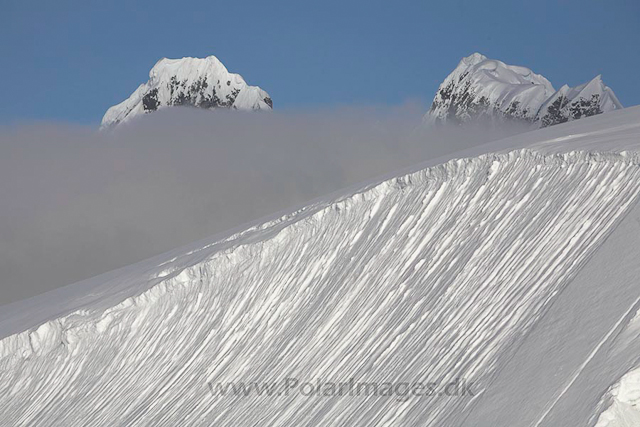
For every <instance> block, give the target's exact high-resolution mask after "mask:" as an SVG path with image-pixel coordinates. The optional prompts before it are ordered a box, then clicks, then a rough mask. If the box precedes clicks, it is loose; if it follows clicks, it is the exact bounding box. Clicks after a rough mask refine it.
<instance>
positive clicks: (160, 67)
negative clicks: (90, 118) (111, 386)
mask: <svg viewBox="0 0 640 427" xmlns="http://www.w3.org/2000/svg"><path fill="white" fill-rule="evenodd" d="M145 96H146V97H147V99H146V106H145ZM172 105H192V106H197V107H201V108H220V107H223V108H233V109H237V110H271V109H272V101H271V98H270V97H269V94H267V92H265V91H264V90H262V89H260V88H259V87H257V86H249V85H248V84H247V83H246V82H245V81H244V79H243V78H242V76H241V75H239V74H234V73H230V72H229V71H228V70H227V69H226V67H225V66H224V65H223V64H222V62H220V61H219V60H218V58H216V57H215V56H213V55H211V56H208V57H206V58H190V57H186V58H181V59H167V58H163V59H161V60H160V61H158V62H157V63H156V65H154V66H153V68H152V69H151V71H150V72H149V81H147V82H146V83H143V84H141V85H140V86H139V87H138V89H136V90H135V91H134V92H133V93H132V94H131V96H130V97H129V98H127V99H126V100H124V101H122V102H121V103H120V104H117V105H114V106H113V107H111V108H109V109H108V110H107V112H106V113H105V115H104V117H103V118H102V124H101V128H109V127H112V126H114V125H117V124H119V123H124V122H127V121H129V120H131V119H132V118H134V117H136V116H139V115H141V114H144V113H148V112H151V111H156V110H157V109H160V108H166V107H168V106H172Z"/></svg>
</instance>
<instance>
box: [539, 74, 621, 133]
mask: <svg viewBox="0 0 640 427" xmlns="http://www.w3.org/2000/svg"><path fill="white" fill-rule="evenodd" d="M620 108H623V107H622V104H621V103H620V101H618V98H617V97H616V95H615V94H614V93H613V91H612V90H611V89H610V88H609V87H608V86H606V85H605V84H604V83H603V81H602V77H601V76H600V75H597V76H596V77H594V78H593V79H592V80H591V81H589V82H587V83H584V84H581V85H579V86H576V87H569V86H568V85H564V86H562V87H561V88H560V89H559V90H558V91H557V92H556V93H555V94H553V96H551V97H550V98H549V99H548V100H547V101H546V102H545V103H544V104H543V105H542V106H541V107H540V111H539V112H538V117H537V118H536V120H537V121H538V122H539V123H540V126H542V127H545V126H551V125H555V124H558V123H564V122H568V121H571V120H577V119H581V118H583V117H588V116H593V115H596V114H600V113H605V112H607V111H613V110H617V109H620Z"/></svg>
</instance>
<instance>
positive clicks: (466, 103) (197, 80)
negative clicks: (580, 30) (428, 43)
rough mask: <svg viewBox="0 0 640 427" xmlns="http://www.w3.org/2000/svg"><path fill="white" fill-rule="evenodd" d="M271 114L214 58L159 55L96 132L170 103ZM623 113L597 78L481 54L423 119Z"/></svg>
mask: <svg viewBox="0 0 640 427" xmlns="http://www.w3.org/2000/svg"><path fill="white" fill-rule="evenodd" d="M181 105H188V106H193V107H199V108H205V109H215V108H228V109H236V110H271V109H272V108H273V102H272V100H271V97H270V96H269V94H268V93H267V92H265V91H264V90H262V89H260V88H259V87H258V86H249V85H248V84H247V83H246V82H245V81H244V79H243V78H242V76H240V75H239V74H234V73H230V72H229V71H227V69H226V68H225V66H224V65H223V64H222V63H221V62H220V61H219V60H218V58H216V57H215V56H208V57H206V58H182V59H167V58H163V59H161V60H160V61H158V62H157V63H156V65H155V66H154V67H153V68H152V69H151V71H150V72H149V80H148V81H147V82H146V83H143V84H141V85H140V86H139V87H138V89H136V90H135V92H133V94H131V96H130V97H129V98H127V99H126V100H124V101H123V102H121V103H120V104H117V105H114V106H113V107H111V108H109V109H108V110H107V112H106V114H105V115H104V117H103V119H102V125H101V128H109V127H112V126H114V125H117V124H119V123H123V122H126V121H128V120H130V119H131V118H133V117H136V116H139V115H142V114H145V113H150V112H152V111H156V110H159V109H162V108H165V107H169V106H181ZM620 108H623V107H622V104H620V101H618V98H616V95H615V94H614V93H613V91H612V90H611V89H610V88H609V87H607V86H606V85H605V84H604V83H603V82H602V79H601V77H600V76H596V77H595V78H593V79H592V80H591V81H589V82H587V83H585V84H582V85H579V86H576V87H569V86H567V85H564V86H562V87H561V88H560V89H559V90H555V89H554V88H553V85H552V84H551V83H550V82H549V80H547V79H546V78H545V77H544V76H541V75H540V74H536V73H534V72H533V71H531V70H530V69H528V68H526V67H521V66H514V65H507V64H505V63H504V62H501V61H498V60H495V59H489V58H487V57H486V56H484V55H481V54H479V53H474V54H472V55H470V56H468V57H466V58H463V59H462V60H461V61H460V63H459V64H458V66H457V67H456V68H455V69H454V70H453V72H452V73H451V74H449V76H448V77H447V78H446V79H445V80H444V81H443V82H442V84H441V85H440V87H439V88H438V91H437V93H436V96H435V98H434V99H433V103H432V105H431V108H430V109H429V111H428V112H427V114H426V115H425V117H424V122H425V124H426V125H428V126H433V125H438V124H443V123H447V124H464V123H468V122H477V121H489V122H490V123H494V124H500V123H503V122H505V121H513V120H515V121H518V122H524V123H530V124H531V125H532V127H546V126H551V125H555V124H558V123H564V122H568V121H571V120H576V119H580V118H582V117H588V116H593V115H596V114H600V113H605V112H607V111H612V110H616V109H620Z"/></svg>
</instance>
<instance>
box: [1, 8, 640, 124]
mask: <svg viewBox="0 0 640 427" xmlns="http://www.w3.org/2000/svg"><path fill="white" fill-rule="evenodd" d="M0 40H2V43H1V45H0V70H2V71H0V76H1V77H2V80H3V84H2V97H1V98H0V123H12V122H24V121H32V120H55V121H65V122H75V123H82V124H97V123H99V121H100V119H101V117H102V115H103V114H104V112H105V110H106V109H107V108H108V107H109V106H111V105H113V104H116V103H118V102H120V101H122V100H123V99H125V98H126V97H127V96H129V94H130V93H131V92H133V90H134V89H135V88H136V87H137V86H138V85H139V84H140V83H142V82H144V81H146V79H147V76H148V72H149V69H150V68H151V67H152V66H153V64H154V63H155V62H156V61H157V60H158V59H160V58H161V57H169V58H174V57H182V56H207V55H210V54H214V55H216V56H217V57H218V58H219V59H220V60H221V61H222V62H223V63H224V64H225V65H226V66H227V68H228V69H229V70H230V71H232V72H237V73H240V74H242V75H243V76H244V77H245V79H246V80H247V82H248V83H249V84H254V85H259V86H261V87H262V88H263V89H265V90H266V91H268V92H269V93H270V94H271V96H272V98H273V100H274V104H275V107H276V108H282V109H301V108H304V109H306V108H318V107H320V108H326V107H331V106H334V105H360V104H378V105H380V104H382V105H387V104H391V105H395V104H401V103H403V102H404V101H406V100H418V101H420V102H422V103H423V104H424V105H425V108H426V106H427V105H428V104H429V103H430V102H431V99H432V97H433V95H434V93H435V90H436V89H437V86H438V84H439V83H440V82H441V81H442V80H443V79H444V78H445V77H446V75H447V74H448V73H449V72H450V71H451V70H452V69H453V68H454V67H455V65H456V64H457V62H458V61H459V59H460V58H461V57H463V56H466V55H468V54H470V53H472V52H474V51H479V52H481V53H484V54H485V55H487V56H489V57H492V58H496V59H500V60H503V61H505V62H507V63H511V64H517V65H524V66H528V67H530V68H532V69H533V70H534V71H535V72H538V73H541V74H543V75H545V76H546V77H547V78H548V79H550V80H551V82H552V83H553V84H554V86H555V87H556V88H558V87H560V86H561V85H562V84H563V83H567V84H570V85H576V84H579V83H583V82H585V81H587V80H589V79H591V78H592V77H594V76H595V75H597V74H602V75H603V79H604V81H605V83H606V84H607V85H609V86H610V87H612V88H613V89H614V91H615V92H616V94H617V95H618V97H619V98H620V101H621V102H622V103H623V104H624V105H625V106H630V105H636V104H640V85H639V84H638V70H640V49H638V42H639V41H640V2H638V1H637V0H610V1H604V0H582V1H569V0H556V1H545V0H541V1H535V2H521V1H514V0H505V1H502V0H500V1H482V2H481V1H471V0H442V1H437V2H435V1H424V0H422V1H406V0H395V1H393V2H392V1H376V0H367V1H348V0H342V1H334V0H323V1H313V2H311V1H300V0H295V1H289V0H286V1H277V0H274V1H264V0H262V1H242V0H238V1H232V2H230V1H225V2H218V1H195V2H188V1H185V2H174V1H163V0H157V1H153V2H138V1H131V0H129V1H119V0H111V1H107V2H93V1H66V0H58V1H55V2H48V1H44V0H42V1H32V0H23V1H17V0H6V1H5V2H3V5H2V13H1V14H0Z"/></svg>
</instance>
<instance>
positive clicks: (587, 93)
mask: <svg viewBox="0 0 640 427" xmlns="http://www.w3.org/2000/svg"><path fill="white" fill-rule="evenodd" d="M620 108H622V104H620V101H618V99H617V98H616V96H615V94H614V93H613V91H612V90H611V89H610V88H609V87H607V86H605V84H604V83H603V82H602V79H601V77H600V76H597V77H595V78H594V79H593V80H591V81H590V82H588V83H585V84H583V85H580V86H576V87H575V88H570V87H569V86H567V85H564V86H562V88H560V90H558V91H557V92H556V91H555V89H554V88H553V86H552V85H551V83H550V82H549V80H547V79H546V78H544V77H543V76H541V75H539V74H536V73H534V72H533V71H531V70H530V69H528V68H526V67H520V66H513V65H507V64H505V63H504V62H501V61H497V60H493V59H488V58H487V57H486V56H484V55H481V54H479V53H474V54H473V55H470V56H468V57H466V58H463V59H462V60H461V61H460V63H459V64H458V66H457V67H456V69H455V70H454V71H453V72H452V73H451V74H450V75H449V76H448V77H447V78H446V79H445V80H444V82H442V84H441V85H440V87H439V88H438V92H437V93H436V96H435V98H434V99H433V103H432V105H431V108H430V110H429V112H428V113H427V115H426V116H425V122H426V123H428V124H431V125H433V124H437V123H444V122H446V123H453V124H462V123H466V122H470V121H477V120H488V121H490V122H504V121H505V120H507V121H513V120H515V121H518V122H524V123H531V124H533V125H534V126H535V127H546V126H551V125H555V124H559V123H564V122H567V121H571V120H577V119H580V118H583V117H588V116H593V115H596V114H601V113H603V112H608V111H612V110H616V109H620Z"/></svg>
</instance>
